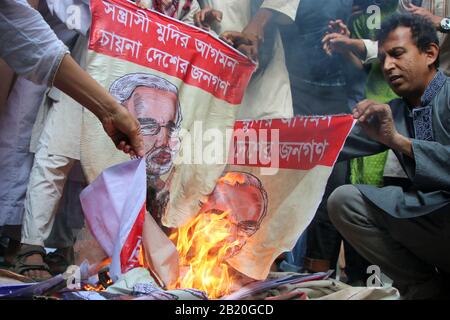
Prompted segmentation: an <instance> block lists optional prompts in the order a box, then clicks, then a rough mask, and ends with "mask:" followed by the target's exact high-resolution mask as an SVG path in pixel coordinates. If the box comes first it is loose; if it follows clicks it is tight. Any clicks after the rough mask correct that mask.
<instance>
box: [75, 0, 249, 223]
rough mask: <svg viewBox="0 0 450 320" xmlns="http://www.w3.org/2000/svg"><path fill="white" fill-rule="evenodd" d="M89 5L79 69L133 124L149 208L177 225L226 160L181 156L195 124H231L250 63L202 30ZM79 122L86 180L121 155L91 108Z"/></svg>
mask: <svg viewBox="0 0 450 320" xmlns="http://www.w3.org/2000/svg"><path fill="white" fill-rule="evenodd" d="M91 11H92V26H91V32H90V40H89V50H88V54H87V66H86V69H87V71H88V72H89V73H90V75H91V76H93V78H94V79H96V80H97V81H98V82H99V83H101V84H102V85H103V86H104V87H105V88H108V89H109V91H110V93H111V94H112V95H113V96H114V97H115V98H116V99H117V100H118V101H119V102H120V103H121V104H122V105H123V106H124V107H125V108H127V109H128V110H129V111H130V112H131V113H132V114H133V115H135V116H136V118H137V119H138V121H139V122H140V124H141V129H142V133H143V135H144V142H145V148H146V150H145V151H146V156H145V160H146V171H147V183H148V186H149V189H150V190H149V195H150V198H151V199H152V201H151V202H150V203H149V205H150V206H151V207H152V209H151V211H152V214H153V215H154V216H156V217H157V220H159V219H160V218H161V216H162V213H163V212H165V211H167V212H168V213H167V214H166V215H165V217H166V221H165V224H166V225H167V226H178V221H180V217H185V216H192V215H193V214H195V213H196V212H197V211H198V210H199V199H201V198H202V197H204V196H205V195H207V194H209V193H210V192H211V191H212V190H213V189H214V185H215V182H216V180H217V178H218V177H220V175H221V174H222V172H223V169H224V167H225V165H226V161H225V160H223V159H222V161H214V162H213V163H211V162H210V163H205V162H204V161H202V159H194V155H192V156H191V157H187V156H186V155H187V154H189V153H191V150H192V149H193V146H192V144H193V143H194V142H195V141H196V140H198V137H197V136H196V135H199V136H201V135H202V133H201V132H200V131H198V130H197V131H196V130H195V128H197V127H199V126H200V127H202V130H203V131H206V130H208V129H214V130H216V131H219V132H221V133H223V134H225V132H226V129H232V128H233V126H234V122H235V115H236V112H237V108H238V107H239V104H240V103H241V101H242V98H243V95H244V92H245V89H246V87H247V84H248V82H249V80H250V77H251V75H252V73H253V71H254V69H255V64H254V63H253V62H251V61H250V60H249V59H248V58H246V57H245V56H244V55H242V54H241V53H239V52H238V51H236V50H234V49H233V48H231V47H230V46H228V45H226V44H225V43H223V42H222V41H220V40H219V39H218V38H216V37H214V36H212V35H210V34H209V33H207V32H205V31H203V30H200V29H198V28H195V27H192V26H189V25H187V24H184V23H182V22H180V21H177V20H175V19H172V18H170V17H167V16H164V15H161V14H159V13H157V12H154V11H151V10H142V9H140V8H138V7H137V6H135V5H134V4H133V3H130V2H128V1H125V0H92V1H91ZM82 123H83V124H82V128H83V130H82V137H81V164H82V166H83V170H84V172H85V174H86V176H87V179H88V181H89V182H92V181H93V180H94V179H95V178H96V177H98V176H99V175H100V173H101V172H102V171H103V170H105V169H106V168H108V167H111V166H113V165H115V164H118V163H121V162H123V161H126V160H127V159H128V158H127V156H126V155H124V154H123V153H121V152H118V151H117V150H116V149H115V147H114V145H113V144H112V143H111V142H110V139H109V138H108V137H107V136H106V134H105V133H104V131H103V130H102V127H101V123H100V122H99V121H98V120H97V119H96V118H95V116H94V115H93V114H92V113H90V112H89V111H87V110H83V122H82ZM222 148H223V149H225V150H227V147H226V141H225V140H224V141H223V142H222ZM180 154H183V157H182V159H183V160H182V161H180V160H178V159H181V156H180ZM188 158H189V159H188Z"/></svg>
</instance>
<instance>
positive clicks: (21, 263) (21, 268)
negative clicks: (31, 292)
mask: <svg viewBox="0 0 450 320" xmlns="http://www.w3.org/2000/svg"><path fill="white" fill-rule="evenodd" d="M35 254H39V255H41V256H42V258H43V259H45V256H46V252H45V249H44V248H43V247H40V246H32V245H27V246H25V247H22V248H21V249H20V251H19V253H18V254H17V257H16V260H15V263H14V266H13V268H12V271H14V272H15V273H18V274H21V275H25V272H27V271H31V270H41V271H46V272H48V273H50V268H49V267H48V265H47V264H46V263H45V262H44V263H42V264H28V263H26V262H25V260H26V258H28V257H29V256H32V255H35ZM31 278H32V279H33V280H34V281H37V282H41V281H44V280H48V278H35V277H31Z"/></svg>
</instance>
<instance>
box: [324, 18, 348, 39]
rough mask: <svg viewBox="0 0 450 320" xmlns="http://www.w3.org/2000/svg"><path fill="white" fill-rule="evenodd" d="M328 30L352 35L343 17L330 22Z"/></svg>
mask: <svg viewBox="0 0 450 320" xmlns="http://www.w3.org/2000/svg"><path fill="white" fill-rule="evenodd" d="M328 30H329V32H330V33H339V34H341V35H343V36H346V37H348V38H350V36H351V32H350V29H349V28H348V27H347V25H346V24H345V23H344V21H342V20H341V19H337V20H332V21H330V23H329V24H328Z"/></svg>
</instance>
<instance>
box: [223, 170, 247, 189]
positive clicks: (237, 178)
mask: <svg viewBox="0 0 450 320" xmlns="http://www.w3.org/2000/svg"><path fill="white" fill-rule="evenodd" d="M218 182H219V183H220V182H222V183H226V184H229V185H231V186H235V185H236V184H244V183H245V176H244V175H243V174H242V173H239V172H228V173H227V174H226V175H225V176H223V177H222V178H220V179H219V181H218Z"/></svg>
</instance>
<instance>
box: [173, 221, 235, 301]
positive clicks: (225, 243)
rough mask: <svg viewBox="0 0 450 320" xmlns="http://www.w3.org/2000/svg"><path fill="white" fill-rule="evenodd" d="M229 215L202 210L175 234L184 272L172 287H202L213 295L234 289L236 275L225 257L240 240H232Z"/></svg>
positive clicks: (223, 293)
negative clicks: (234, 276) (230, 270)
mask: <svg viewBox="0 0 450 320" xmlns="http://www.w3.org/2000/svg"><path fill="white" fill-rule="evenodd" d="M228 215H229V212H224V213H222V214H214V213H211V212H206V213H201V214H199V215H198V216H197V217H196V218H195V219H194V220H193V221H191V222H190V223H189V224H187V225H186V226H184V227H182V228H180V229H178V232H177V233H175V234H174V235H172V237H171V239H172V240H175V238H176V239H177V249H178V253H179V256H180V270H181V272H180V273H181V276H180V278H179V280H178V283H177V284H176V285H175V286H174V288H171V289H175V288H194V289H198V290H202V291H204V292H206V293H207V294H208V296H209V298H210V299H216V298H219V297H222V296H224V295H227V294H229V293H230V290H231V285H232V283H233V278H232V277H231V276H230V272H229V266H228V265H227V264H226V263H225V261H224V260H225V259H226V258H227V256H228V255H229V252H230V250H231V249H232V248H233V247H235V246H236V245H237V244H238V241H236V240H234V241H233V240H232V239H233V238H232V232H231V230H232V224H231V222H230V221H229V219H227V217H228Z"/></svg>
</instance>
